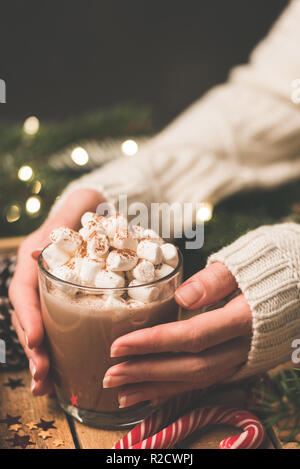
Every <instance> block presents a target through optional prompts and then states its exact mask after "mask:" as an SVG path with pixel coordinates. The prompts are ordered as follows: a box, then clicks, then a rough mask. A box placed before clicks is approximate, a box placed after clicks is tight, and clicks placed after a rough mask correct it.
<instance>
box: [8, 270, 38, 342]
mask: <svg viewBox="0 0 300 469" xmlns="http://www.w3.org/2000/svg"><path fill="white" fill-rule="evenodd" d="M36 286H37V279H36V283H35V282H34V281H32V282H31V283H27V282H26V280H25V279H20V275H18V277H17V278H15V279H14V280H13V281H12V283H11V286H10V289H9V298H10V301H11V302H12V305H13V307H14V310H15V312H16V315H17V317H18V320H19V324H20V326H21V328H22V329H23V331H24V334H25V336H26V343H27V344H28V347H29V348H33V347H38V346H39V345H40V344H41V343H42V341H43V337H44V328H43V324H42V318H41V312H40V302H39V297H38V293H37V289H36Z"/></svg>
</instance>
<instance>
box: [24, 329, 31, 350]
mask: <svg viewBox="0 0 300 469" xmlns="http://www.w3.org/2000/svg"><path fill="white" fill-rule="evenodd" d="M24 337H25V343H26V345H27V347H28V348H30V349H31V348H32V347H31V346H30V344H29V340H28V337H27V335H26V333H25V332H24Z"/></svg>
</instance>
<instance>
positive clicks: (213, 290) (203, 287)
mask: <svg viewBox="0 0 300 469" xmlns="http://www.w3.org/2000/svg"><path fill="white" fill-rule="evenodd" d="M236 287H237V283H236V280H235V278H234V276H233V275H232V273H231V272H230V270H228V269H227V267H226V266H225V265H224V264H222V263H221V262H215V263H213V264H211V265H210V266H208V267H206V268H205V269H203V270H200V272H198V273H197V274H195V275H193V276H192V277H191V278H189V279H188V280H187V281H186V282H184V283H183V284H182V285H180V286H179V287H178V288H177V290H176V292H175V299H176V301H177V303H179V304H180V305H181V306H183V307H184V308H186V309H196V308H200V307H201V306H203V305H207V304H210V303H214V302H216V301H218V300H220V299H222V298H224V297H225V296H227V295H229V294H230V293H231V292H232V291H233V290H234V289H235V288H236Z"/></svg>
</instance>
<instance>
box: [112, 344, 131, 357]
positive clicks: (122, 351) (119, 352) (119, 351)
mask: <svg viewBox="0 0 300 469" xmlns="http://www.w3.org/2000/svg"><path fill="white" fill-rule="evenodd" d="M131 353H132V351H131V350H130V348H129V347H125V346H124V347H123V346H121V347H112V348H111V350H110V356H111V358H116V357H123V356H124V355H130V354H131Z"/></svg>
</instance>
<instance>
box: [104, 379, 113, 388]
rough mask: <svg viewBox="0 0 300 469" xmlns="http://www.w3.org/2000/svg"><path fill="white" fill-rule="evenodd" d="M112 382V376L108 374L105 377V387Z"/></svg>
mask: <svg viewBox="0 0 300 469" xmlns="http://www.w3.org/2000/svg"><path fill="white" fill-rule="evenodd" d="M110 382H111V378H110V376H106V377H105V378H104V379H103V387H104V388H109V383H110Z"/></svg>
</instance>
